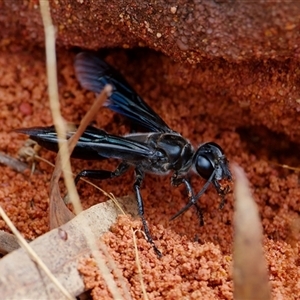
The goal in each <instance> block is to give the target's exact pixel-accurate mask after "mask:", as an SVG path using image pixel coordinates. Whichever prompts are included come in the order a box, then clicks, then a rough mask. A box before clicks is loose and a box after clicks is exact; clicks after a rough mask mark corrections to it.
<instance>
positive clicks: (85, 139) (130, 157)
mask: <svg viewBox="0 0 300 300" xmlns="http://www.w3.org/2000/svg"><path fill="white" fill-rule="evenodd" d="M15 131H16V132H19V133H23V134H27V135H29V136H30V138H31V139H32V140H34V141H36V142H37V143H38V144H39V145H41V146H42V147H44V148H46V149H48V150H50V151H54V152H57V151H58V138H57V134H56V131H55V128H54V126H49V127H32V128H21V129H17V130H15ZM75 131H76V128H75V129H73V130H70V131H68V134H67V138H70V137H71V136H72V135H73V134H74V133H75ZM154 153H155V150H154V149H153V148H152V147H150V146H149V145H147V144H145V143H141V142H136V141H133V140H130V139H128V138H126V137H121V136H115V135H110V134H108V133H106V132H105V131H104V130H101V129H97V128H95V127H92V126H88V127H87V129H86V130H85V131H84V133H83V134H82V136H81V137H80V138H79V140H78V142H77V144H76V146H75V148H74V151H73V153H72V155H71V156H72V157H73V158H81V159H91V160H99V159H104V158H116V159H121V160H125V161H128V162H135V161H140V160H142V159H145V158H149V157H151V156H152V155H153V154H154Z"/></svg>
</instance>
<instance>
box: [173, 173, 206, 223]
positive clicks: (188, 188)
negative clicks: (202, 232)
mask: <svg viewBox="0 0 300 300" xmlns="http://www.w3.org/2000/svg"><path fill="white" fill-rule="evenodd" d="M182 183H184V185H185V189H186V192H187V195H188V199H189V201H188V204H187V205H186V206H185V207H184V208H183V209H182V210H180V211H179V212H178V213H177V214H175V215H174V216H173V217H172V218H171V220H174V219H176V218H177V217H179V216H180V215H181V214H182V213H184V212H185V211H187V210H188V208H190V207H191V206H192V205H194V206H195V208H196V212H197V216H198V218H199V220H200V226H203V225H204V221H203V212H202V209H201V207H200V206H199V205H198V203H197V202H196V200H195V194H194V191H193V188H192V186H191V184H190V182H189V180H188V179H186V178H184V177H175V176H174V177H173V178H172V184H173V185H175V186H179V185H180V184H182Z"/></svg>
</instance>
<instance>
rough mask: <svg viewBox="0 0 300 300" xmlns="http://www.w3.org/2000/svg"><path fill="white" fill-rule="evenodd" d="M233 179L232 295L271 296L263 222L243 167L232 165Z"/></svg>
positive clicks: (249, 296) (248, 296)
mask: <svg viewBox="0 0 300 300" xmlns="http://www.w3.org/2000/svg"><path fill="white" fill-rule="evenodd" d="M232 170H233V173H234V175H235V177H236V181H235V189H234V194H235V215H234V230H235V233H234V251H233V282H234V299H237V300H239V299H241V300H243V299H262V300H267V299H271V292H270V286H269V282H268V269H267V264H266V260H265V258H264V254H263V247H262V238H263V234H262V225H261V222H260V218H259V214H258V209H257V206H256V204H255V202H254V200H253V198H252V196H251V192H250V188H249V183H248V180H247V178H246V175H245V173H244V171H243V169H242V168H240V167H238V166H237V165H233V166H232Z"/></svg>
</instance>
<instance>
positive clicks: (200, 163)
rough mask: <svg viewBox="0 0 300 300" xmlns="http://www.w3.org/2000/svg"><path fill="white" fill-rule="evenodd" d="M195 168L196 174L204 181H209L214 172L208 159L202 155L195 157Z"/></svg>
mask: <svg viewBox="0 0 300 300" xmlns="http://www.w3.org/2000/svg"><path fill="white" fill-rule="evenodd" d="M195 167H196V170H197V172H198V174H199V175H200V176H201V177H203V178H204V179H209V177H210V176H211V174H212V172H213V171H214V166H213V165H212V163H211V161H210V159H208V158H207V157H205V156H202V155H198V156H197V158H196V164H195Z"/></svg>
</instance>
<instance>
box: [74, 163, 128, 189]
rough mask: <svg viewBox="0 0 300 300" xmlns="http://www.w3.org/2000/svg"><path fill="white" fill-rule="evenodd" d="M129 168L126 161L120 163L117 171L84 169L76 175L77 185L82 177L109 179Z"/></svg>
mask: <svg viewBox="0 0 300 300" xmlns="http://www.w3.org/2000/svg"><path fill="white" fill-rule="evenodd" d="M128 169H129V165H128V164H127V163H125V162H122V163H120V164H119V166H118V167H117V169H116V170H115V171H107V170H83V171H81V172H80V173H79V174H78V175H77V176H76V177H75V185H77V183H78V181H79V179H80V178H82V177H85V178H90V179H101V180H103V179H109V178H114V177H118V176H121V175H123V174H124V173H125V172H126V171H127V170H128Z"/></svg>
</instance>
